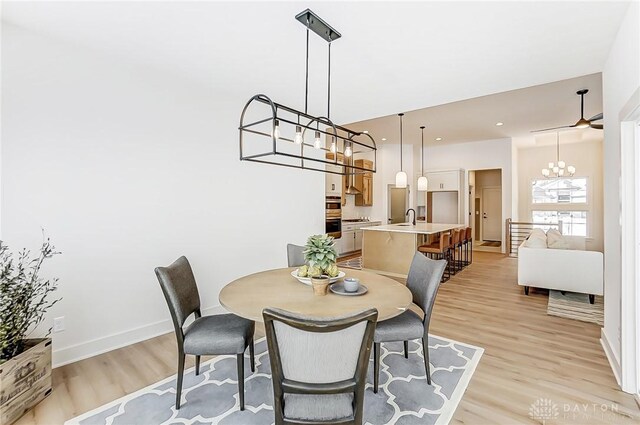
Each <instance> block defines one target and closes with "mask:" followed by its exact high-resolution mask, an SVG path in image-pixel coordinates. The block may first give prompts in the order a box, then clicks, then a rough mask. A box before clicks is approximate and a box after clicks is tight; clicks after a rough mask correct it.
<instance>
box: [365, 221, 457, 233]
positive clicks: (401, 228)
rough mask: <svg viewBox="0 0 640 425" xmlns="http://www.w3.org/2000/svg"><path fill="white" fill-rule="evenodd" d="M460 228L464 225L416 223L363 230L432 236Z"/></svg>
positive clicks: (386, 225) (387, 225) (385, 225)
mask: <svg viewBox="0 0 640 425" xmlns="http://www.w3.org/2000/svg"><path fill="white" fill-rule="evenodd" d="M460 227H464V224H440V223H416V224H415V225H413V224H411V223H398V224H384V225H381V226H371V227H364V228H363V229H362V230H366V231H378V232H398V233H414V234H415V233H419V234H423V235H432V234H435V233H440V232H446V231H449V230H451V229H457V228H460Z"/></svg>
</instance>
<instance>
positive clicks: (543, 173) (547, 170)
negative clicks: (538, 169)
mask: <svg viewBox="0 0 640 425" xmlns="http://www.w3.org/2000/svg"><path fill="white" fill-rule="evenodd" d="M542 175H543V176H545V177H549V169H548V168H543V169H542Z"/></svg>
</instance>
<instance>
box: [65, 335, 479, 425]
mask: <svg viewBox="0 0 640 425" xmlns="http://www.w3.org/2000/svg"><path fill="white" fill-rule="evenodd" d="M429 349H430V351H429V356H430V360H431V379H432V383H433V385H431V386H429V385H427V382H426V375H425V371H424V363H423V360H422V346H421V345H420V343H419V341H411V342H410V343H409V350H410V353H409V358H408V359H405V358H404V355H403V347H402V343H401V342H400V343H388V344H382V352H381V363H380V389H379V391H378V394H374V393H373V389H372V386H371V384H367V389H366V393H365V394H366V395H365V406H364V412H365V424H371V425H382V424H407V425H408V424H446V423H448V422H449V421H450V420H451V417H452V416H453V413H454V411H455V409H456V407H457V406H458V403H459V402H460V400H461V399H462V395H463V394H464V391H465V389H466V388H467V385H468V384H469V380H470V379H471V376H472V375H473V372H474V371H475V368H476V366H477V364H478V362H479V361H480V357H481V356H482V353H483V351H484V350H483V349H482V348H479V347H475V346H472V345H468V344H463V343H461V342H457V341H453V340H450V339H446V338H442V337H436V336H430V337H429ZM266 350H267V346H266V341H265V339H264V338H262V339H261V340H260V341H258V342H257V343H256V372H255V373H253V374H252V373H251V371H250V369H249V361H248V356H247V361H245V366H246V370H245V376H246V378H247V379H246V382H245V392H246V393H245V410H244V411H243V412H241V411H240V410H239V399H238V387H237V381H236V359H235V356H219V357H216V358H215V359H213V360H211V361H209V362H207V363H205V364H203V365H202V367H201V373H200V375H199V376H195V373H194V370H193V368H191V369H190V370H188V371H187V373H186V374H185V378H184V388H183V390H182V400H183V402H182V407H181V408H180V410H179V411H176V410H175V405H174V403H175V394H176V390H175V385H176V382H175V375H174V376H172V377H170V378H167V379H165V380H163V381H161V382H158V383H157V384H153V385H151V386H149V387H147V388H143V389H142V390H140V391H137V392H135V393H133V394H130V395H128V396H125V397H123V398H120V399H118V400H115V401H113V402H111V403H109V404H106V405H104V406H101V407H98V408H97V409H94V410H92V411H91V412H88V413H85V414H84V415H81V416H79V417H77V418H74V419H71V420H69V421H67V422H66V423H65V425H93V424H101V425H102V424H108V425H111V424H113V425H118V424H127V425H130V424H188V425H196V424H197V425H203V424H229V425H230V424H237V425H247V424H260V425H262V424H273V422H274V417H273V409H272V406H273V389H272V386H271V375H270V373H271V369H270V365H269V358H268V353H267V351H266ZM372 372H373V361H371V363H370V365H369V376H368V380H367V382H373V374H372Z"/></svg>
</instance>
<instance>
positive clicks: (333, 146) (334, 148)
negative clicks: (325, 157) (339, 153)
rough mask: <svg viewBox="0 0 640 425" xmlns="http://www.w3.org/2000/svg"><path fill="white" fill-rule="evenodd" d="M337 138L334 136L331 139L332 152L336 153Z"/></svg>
mask: <svg viewBox="0 0 640 425" xmlns="http://www.w3.org/2000/svg"><path fill="white" fill-rule="evenodd" d="M336 150H337V148H336V138H335V137H334V138H333V140H332V141H331V152H332V153H336Z"/></svg>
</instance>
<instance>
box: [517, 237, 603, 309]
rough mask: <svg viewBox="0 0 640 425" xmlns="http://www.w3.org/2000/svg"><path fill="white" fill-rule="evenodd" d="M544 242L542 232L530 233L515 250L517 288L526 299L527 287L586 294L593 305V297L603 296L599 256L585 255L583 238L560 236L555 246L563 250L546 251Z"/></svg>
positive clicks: (545, 240)
mask: <svg viewBox="0 0 640 425" xmlns="http://www.w3.org/2000/svg"><path fill="white" fill-rule="evenodd" d="M536 233H537V234H536ZM540 233H542V235H544V236H541V235H540ZM534 238H536V239H537V240H533V239H534ZM543 238H544V242H545V243H542V240H543ZM551 240H552V239H551V237H550V238H549V241H551ZM546 242H547V235H545V233H544V232H543V231H541V230H540V231H534V232H532V235H530V236H529V237H528V239H527V240H525V241H524V242H523V243H522V244H521V245H520V246H519V247H518V285H521V286H524V292H525V294H526V295H529V287H534V288H548V289H555V290H557V291H569V292H578V293H582V294H589V301H590V302H591V303H592V304H593V302H594V296H595V295H602V294H603V257H602V253H601V252H596V251H586V250H585V238H583V237H579V236H562V237H561V241H560V242H558V244H560V245H562V246H564V249H554V248H550V247H548V246H547V243H546ZM550 244H551V245H554V244H553V243H550Z"/></svg>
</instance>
